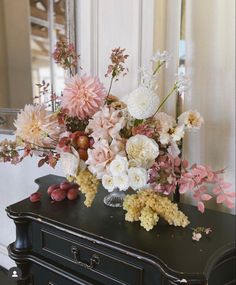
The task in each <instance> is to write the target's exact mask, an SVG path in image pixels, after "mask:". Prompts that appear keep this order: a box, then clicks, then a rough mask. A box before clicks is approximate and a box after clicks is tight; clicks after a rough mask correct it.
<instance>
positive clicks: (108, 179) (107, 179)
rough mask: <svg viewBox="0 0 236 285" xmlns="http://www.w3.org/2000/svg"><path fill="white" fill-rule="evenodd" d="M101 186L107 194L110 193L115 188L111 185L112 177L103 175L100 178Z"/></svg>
mask: <svg viewBox="0 0 236 285" xmlns="http://www.w3.org/2000/svg"><path fill="white" fill-rule="evenodd" d="M102 185H103V187H104V188H105V189H107V190H108V191H109V192H112V191H113V190H114V188H115V186H114V183H113V177H112V176H111V175H108V174H104V175H103V177H102Z"/></svg>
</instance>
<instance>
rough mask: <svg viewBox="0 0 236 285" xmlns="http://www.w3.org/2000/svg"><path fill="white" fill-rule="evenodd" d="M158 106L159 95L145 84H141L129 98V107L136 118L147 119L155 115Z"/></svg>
mask: <svg viewBox="0 0 236 285" xmlns="http://www.w3.org/2000/svg"><path fill="white" fill-rule="evenodd" d="M158 106H159V97H158V95H157V94H156V93H155V92H154V91H152V90H150V89H148V88H146V87H144V86H139V87H138V88H137V89H135V90H134V91H133V92H131V93H130V94H129V97H128V98H127V109H128V111H129V113H130V115H131V116H133V117H134V118H135V119H146V118H149V117H151V116H153V115H154V114H155V112H156V110H157V108H158Z"/></svg>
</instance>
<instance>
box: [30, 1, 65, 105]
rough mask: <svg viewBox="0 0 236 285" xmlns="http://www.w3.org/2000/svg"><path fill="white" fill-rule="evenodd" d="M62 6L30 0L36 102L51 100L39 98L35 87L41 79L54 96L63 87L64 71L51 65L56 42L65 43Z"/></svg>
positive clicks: (33, 81) (63, 10)
mask: <svg viewBox="0 0 236 285" xmlns="http://www.w3.org/2000/svg"><path fill="white" fill-rule="evenodd" d="M65 5H66V1H65V0H57V1H55V0H48V1H45V0H30V15H31V16H30V23H31V36H30V43H31V56H32V60H31V62H32V65H31V66H32V86H33V97H34V98H35V99H36V100H35V101H36V102H38V103H43V102H47V101H49V99H50V98H45V96H43V97H40V94H39V88H38V87H37V85H36V84H38V83H41V82H42V81H43V80H44V81H45V82H48V83H50V85H51V87H52V88H53V90H54V92H56V93H57V94H58V93H59V92H60V90H62V88H63V84H64V78H65V74H64V70H63V69H62V68H60V67H59V66H58V65H55V64H54V62H53V58H52V56H51V54H52V52H53V49H54V47H55V43H56V41H57V40H66V7H65ZM59 94H60V93H59Z"/></svg>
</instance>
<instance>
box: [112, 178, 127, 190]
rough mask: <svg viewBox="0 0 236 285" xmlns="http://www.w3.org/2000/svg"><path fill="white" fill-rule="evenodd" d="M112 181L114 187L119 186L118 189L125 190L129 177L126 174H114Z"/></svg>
mask: <svg viewBox="0 0 236 285" xmlns="http://www.w3.org/2000/svg"><path fill="white" fill-rule="evenodd" d="M113 181H114V186H115V188H119V190H120V191H125V190H127V189H128V188H129V178H128V175H126V174H123V175H120V176H114V177H113Z"/></svg>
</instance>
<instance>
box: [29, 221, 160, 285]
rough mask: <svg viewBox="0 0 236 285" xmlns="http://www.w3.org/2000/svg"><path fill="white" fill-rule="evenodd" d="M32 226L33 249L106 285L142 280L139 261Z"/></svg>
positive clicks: (127, 284) (136, 284)
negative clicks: (136, 262)
mask: <svg viewBox="0 0 236 285" xmlns="http://www.w3.org/2000/svg"><path fill="white" fill-rule="evenodd" d="M33 227H34V229H33V233H34V234H33V235H34V236H35V238H34V236H33V238H32V240H33V245H32V249H33V251H34V252H35V253H37V254H40V255H42V256H44V257H46V258H48V259H49V260H53V261H54V262H57V263H59V264H61V265H63V266H65V267H66V268H69V269H70V270H73V271H74V272H76V273H78V274H80V275H81V276H87V277H89V278H92V280H96V281H98V282H101V283H102V284H105V285H141V284H144V283H143V271H144V268H143V267H142V265H141V264H135V263H132V262H130V261H127V259H126V258H121V257H120V256H116V255H115V254H110V253H108V251H107V250H106V249H105V248H104V247H103V246H101V245H98V244H94V243H93V242H91V241H88V240H83V239H82V238H79V237H76V236H74V235H67V234H65V233H64V232H61V231H59V230H55V229H53V230H52V229H51V228H47V227H45V226H42V225H40V224H38V225H37V224H35V225H34V226H33ZM156 284H157V285H158V284H159V282H158V283H156Z"/></svg>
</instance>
